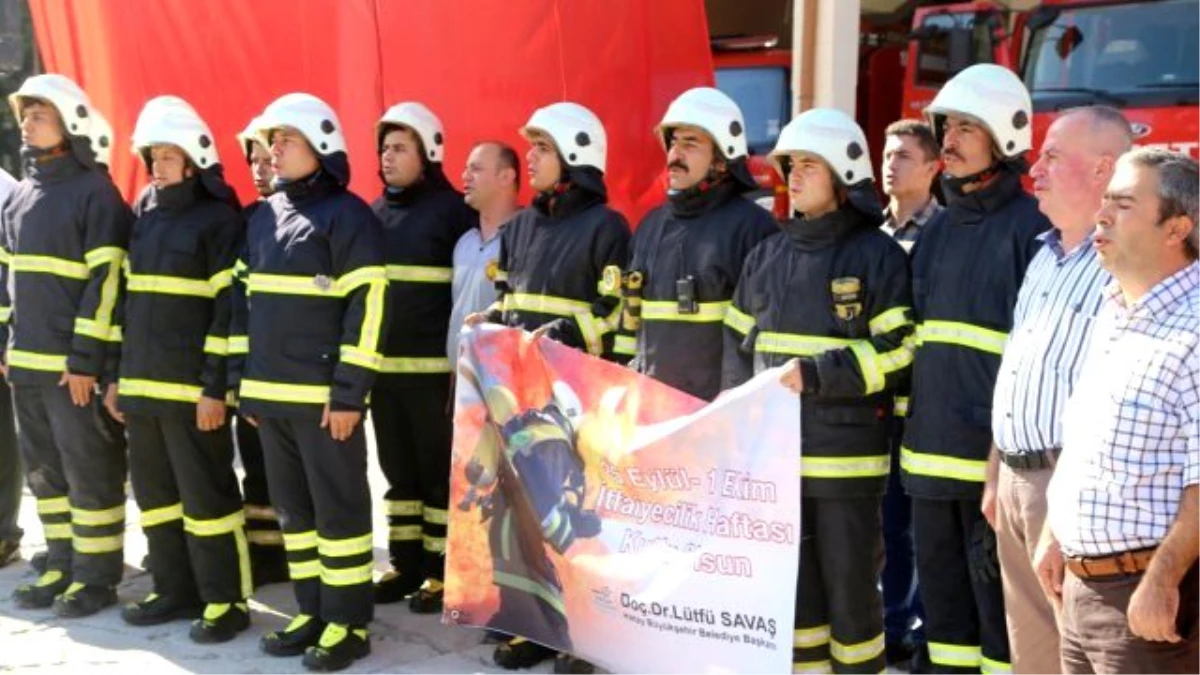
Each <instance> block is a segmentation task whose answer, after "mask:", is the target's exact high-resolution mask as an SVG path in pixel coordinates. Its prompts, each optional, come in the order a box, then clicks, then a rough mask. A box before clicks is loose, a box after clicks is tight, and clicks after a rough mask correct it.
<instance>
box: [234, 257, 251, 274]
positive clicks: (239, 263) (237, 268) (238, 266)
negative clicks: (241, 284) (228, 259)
mask: <svg viewBox="0 0 1200 675" xmlns="http://www.w3.org/2000/svg"><path fill="white" fill-rule="evenodd" d="M248 269H250V266H249V265H247V264H246V261H245V260H242V259H241V258H238V259H237V260H235V261H233V275H234V276H237V277H240V276H242V273H244V272H245V271H246V270H248Z"/></svg>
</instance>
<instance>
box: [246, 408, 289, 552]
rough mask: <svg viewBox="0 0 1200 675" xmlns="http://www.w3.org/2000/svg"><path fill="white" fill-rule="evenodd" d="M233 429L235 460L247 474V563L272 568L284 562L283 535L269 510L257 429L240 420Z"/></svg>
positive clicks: (277, 519) (269, 497)
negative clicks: (248, 546) (236, 455)
mask: <svg viewBox="0 0 1200 675" xmlns="http://www.w3.org/2000/svg"><path fill="white" fill-rule="evenodd" d="M234 429H235V430H236V431H237V434H236V438H237V451H238V456H239V457H241V459H242V469H244V470H245V472H246V475H245V477H244V478H242V495H243V500H242V502H243V506H244V508H245V510H246V538H247V539H248V540H249V541H250V562H251V563H252V564H254V565H258V564H260V563H262V564H275V562H276V561H277V560H282V559H283V555H284V552H283V535H282V534H281V533H280V531H279V518H278V516H276V515H275V509H273V508H271V493H270V491H268V489H267V465H266V463H265V461H264V460H263V449H262V441H261V440H260V439H259V438H258V429H255V428H254V426H253V425H252V424H250V423H249V422H247V421H246V420H245V419H243V418H241V417H237V419H236V421H235V422H234Z"/></svg>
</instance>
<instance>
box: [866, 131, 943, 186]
mask: <svg viewBox="0 0 1200 675" xmlns="http://www.w3.org/2000/svg"><path fill="white" fill-rule="evenodd" d="M880 169H881V170H880V172H879V173H880V174H881V175H882V176H883V192H884V193H885V194H887V195H889V196H892V197H906V196H910V195H912V196H919V195H928V194H929V188H930V187H931V186H932V185H933V177H934V176H936V175H937V171H938V159H937V157H930V156H928V155H927V153H926V152H925V150H924V149H922V148H921V143H920V142H919V141H918V140H917V139H916V137H915V136H910V135H908V134H893V135H891V136H888V137H887V142H886V143H885V144H884V146H883V166H881V167H880Z"/></svg>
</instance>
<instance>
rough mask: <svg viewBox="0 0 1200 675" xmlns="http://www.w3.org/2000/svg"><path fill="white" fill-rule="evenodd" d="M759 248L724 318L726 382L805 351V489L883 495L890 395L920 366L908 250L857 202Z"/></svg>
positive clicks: (794, 224) (797, 225)
mask: <svg viewBox="0 0 1200 675" xmlns="http://www.w3.org/2000/svg"><path fill="white" fill-rule="evenodd" d="M781 227H782V229H783V232H781V233H779V234H776V235H774V236H772V237H771V238H769V239H767V240H766V241H764V242H763V243H761V244H759V245H758V246H757V247H756V248H755V249H754V250H753V251H751V253H750V256H749V257H748V258H747V259H746V264H745V266H744V268H743V270H742V276H741V279H740V281H739V282H738V286H737V290H736V292H735V293H734V296H733V303H732V304H731V306H730V308H729V313H728V315H727V316H726V319H725V326H726V333H725V338H726V341H727V343H726V348H725V366H724V373H723V380H724V386H725V387H727V388H728V387H734V386H737V385H739V384H741V383H743V382H745V381H746V380H748V379H750V378H751V377H752V376H753V374H755V373H757V372H761V371H763V370H766V369H769V368H774V367H776V366H780V365H783V364H785V363H786V362H788V361H789V360H791V359H793V358H797V357H799V359H800V367H801V369H802V373H803V376H804V390H803V392H802V394H801V400H802V405H801V408H800V413H801V421H800V435H801V439H802V446H801V447H802V458H801V466H800V476H801V486H802V487H801V489H802V490H803V493H804V494H805V495H806V496H812V497H845V496H870V495H880V494H882V493H883V490H884V487H885V485H886V480H887V475H888V471H889V468H890V461H889V455H888V437H887V416H888V415H889V413H890V410H891V395H892V393H893V392H894V390H895V389H897V388H898V387H900V386H902V385H903V383H904V381H905V380H906V378H907V376H908V368H909V366H910V364H911V363H912V338H911V336H912V333H913V321H912V299H911V294H910V285H909V279H908V256H907V254H906V253H905V252H904V249H903V248H901V247H900V245H899V244H897V243H896V242H895V241H893V240H892V238H891V237H889V236H887V235H886V234H884V233H883V232H881V231H879V229H878V227H877V223H876V222H875V221H873V220H871V219H870V218H868V217H866V216H863V215H862V214H861V213H860V212H858V211H856V210H854V209H853V208H852V207H850V206H843V207H842V208H841V209H839V210H837V211H834V212H833V213H830V214H827V215H825V216H822V217H819V218H815V219H812V220H806V219H799V218H796V219H792V220H789V221H787V222H786V223H784V224H783V225H782V226H781Z"/></svg>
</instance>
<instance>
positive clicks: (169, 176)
mask: <svg viewBox="0 0 1200 675" xmlns="http://www.w3.org/2000/svg"><path fill="white" fill-rule="evenodd" d="M190 175H192V169H191V167H189V166H188V160H187V155H186V154H184V152H183V149H181V148H180V147H179V146H177V145H170V144H166V143H164V144H161V145H152V146H150V181H151V182H152V183H153V184H154V187H156V188H160V189H161V188H165V187H168V186H170V185H176V184H178V183H182V182H183V179H184V178H187V177H188V176H190Z"/></svg>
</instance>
